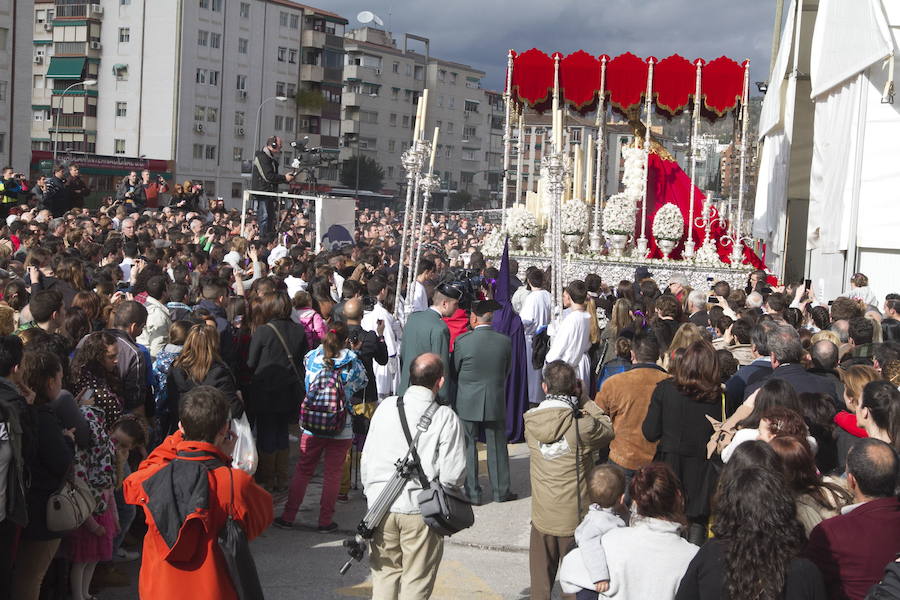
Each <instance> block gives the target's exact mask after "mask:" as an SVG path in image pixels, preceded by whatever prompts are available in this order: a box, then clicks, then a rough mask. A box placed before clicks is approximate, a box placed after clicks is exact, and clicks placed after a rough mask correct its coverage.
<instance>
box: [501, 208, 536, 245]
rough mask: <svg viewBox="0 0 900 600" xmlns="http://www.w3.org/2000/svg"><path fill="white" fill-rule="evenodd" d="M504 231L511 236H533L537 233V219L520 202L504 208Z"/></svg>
mask: <svg viewBox="0 0 900 600" xmlns="http://www.w3.org/2000/svg"><path fill="white" fill-rule="evenodd" d="M506 231H507V232H508V233H509V235H510V236H511V237H514V238H520V237H534V236H536V235H537V234H538V224H537V219H536V218H535V217H534V215H533V214H531V212H530V211H529V210H528V209H526V208H525V207H524V206H522V205H521V204H516V205H514V206H511V207H509V208H508V209H507V210H506Z"/></svg>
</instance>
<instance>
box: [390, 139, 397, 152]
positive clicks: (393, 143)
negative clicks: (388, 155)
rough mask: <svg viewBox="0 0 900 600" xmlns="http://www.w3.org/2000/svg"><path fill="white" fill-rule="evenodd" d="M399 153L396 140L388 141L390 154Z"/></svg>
mask: <svg viewBox="0 0 900 600" xmlns="http://www.w3.org/2000/svg"><path fill="white" fill-rule="evenodd" d="M396 151H397V141H396V140H388V152H396Z"/></svg>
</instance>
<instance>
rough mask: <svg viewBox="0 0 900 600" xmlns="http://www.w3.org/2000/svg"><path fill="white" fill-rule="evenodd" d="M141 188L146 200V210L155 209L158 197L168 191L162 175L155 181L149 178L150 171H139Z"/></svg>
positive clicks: (157, 204)
mask: <svg viewBox="0 0 900 600" xmlns="http://www.w3.org/2000/svg"><path fill="white" fill-rule="evenodd" d="M141 187H142V188H144V197H145V198H146V199H147V208H157V207H158V206H159V195H160V194H165V193H166V192H168V191H169V186H168V185H166V180H165V179H163V176H162V175H158V176H157V177H156V179H153V178H151V176H150V169H144V170H143V171H141Z"/></svg>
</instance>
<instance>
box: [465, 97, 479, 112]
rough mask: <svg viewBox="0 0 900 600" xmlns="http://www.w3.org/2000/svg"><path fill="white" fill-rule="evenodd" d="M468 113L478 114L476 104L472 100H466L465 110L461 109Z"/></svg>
mask: <svg viewBox="0 0 900 600" xmlns="http://www.w3.org/2000/svg"><path fill="white" fill-rule="evenodd" d="M463 110H465V111H466V112H468V113H477V112H478V102H475V101H474V100H466V104H465V108H464V109H463Z"/></svg>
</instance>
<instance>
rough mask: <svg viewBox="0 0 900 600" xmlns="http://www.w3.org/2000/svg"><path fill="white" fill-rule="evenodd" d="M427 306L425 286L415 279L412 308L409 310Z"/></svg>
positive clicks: (423, 308) (412, 311)
mask: <svg viewBox="0 0 900 600" xmlns="http://www.w3.org/2000/svg"><path fill="white" fill-rule="evenodd" d="M427 308H428V293H427V292H426V291H425V286H424V285H422V284H421V283H419V282H418V280H417V281H414V282H413V293H412V308H410V309H409V312H411V313H414V312H418V311H420V310H425V309H427Z"/></svg>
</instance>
